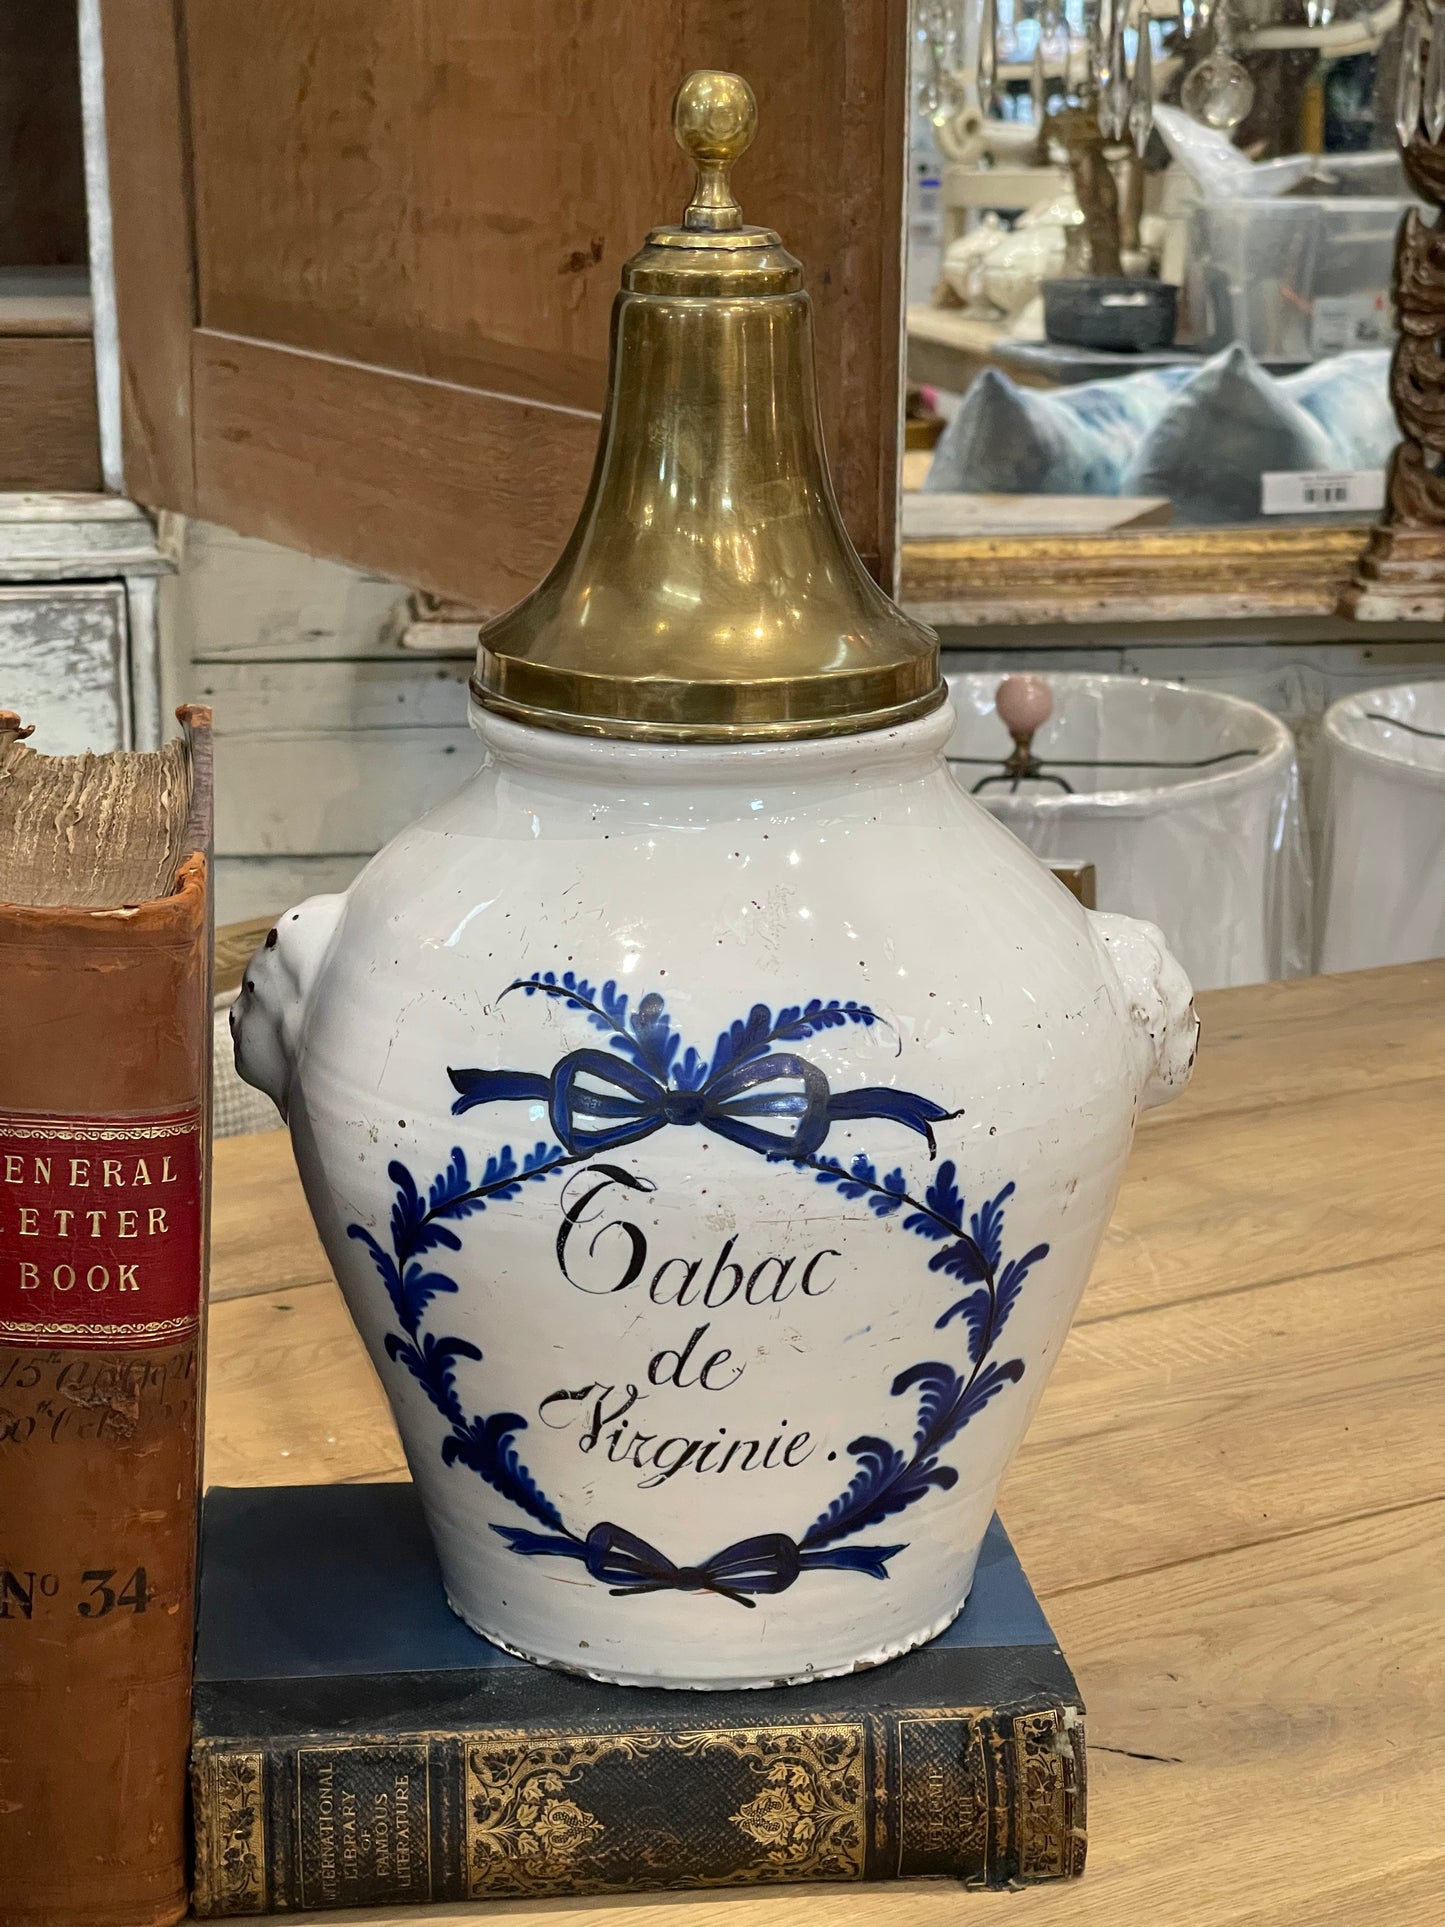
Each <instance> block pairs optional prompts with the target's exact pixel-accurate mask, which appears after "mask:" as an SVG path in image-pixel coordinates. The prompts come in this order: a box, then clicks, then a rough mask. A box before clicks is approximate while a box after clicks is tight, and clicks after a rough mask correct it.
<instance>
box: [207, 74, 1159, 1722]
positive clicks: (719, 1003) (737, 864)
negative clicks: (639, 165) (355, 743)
mask: <svg viewBox="0 0 1445 1927" xmlns="http://www.w3.org/2000/svg"><path fill="white" fill-rule="evenodd" d="M752 120H753V106H752V97H751V94H750V93H749V92H748V90H747V88H746V86H745V85H744V84H743V83H742V82H740V81H738V80H737V79H736V77H734V76H727V75H697V76H694V77H693V78H692V79H691V80H689V81H688V82H687V83H686V84H685V86H684V87H683V89H682V92H681V94H680V95H679V101H678V110H677V130H678V134H679V138H680V139H681V140H682V141H683V144H684V145H685V146H687V147H688V149H689V151H690V152H691V153H692V154H693V157H694V160H695V161H696V163H697V166H698V173H699V183H698V189H697V192H696V194H695V197H694V200H693V203H692V205H691V206H690V207H689V209H688V211H687V216H686V218H685V221H684V223H683V225H682V226H681V227H677V228H662V229H657V230H654V232H653V234H652V235H651V236H649V239H648V243H647V245H646V246H645V247H644V248H643V249H642V250H641V252H640V253H639V254H637V255H636V256H634V257H633V259H632V260H631V261H630V262H628V264H627V266H626V267H625V269H624V271H623V291H622V293H621V295H620V296H619V298H618V302H617V306H616V308H615V310H614V321H613V363H612V371H611V383H610V388H609V395H608V404H607V409H606V411H605V413H604V418H603V424H602V430H601V436H600V442H599V453H598V462H597V467H596V470H595V472H594V475H593V479H592V485H591V489H590V491H589V494H588V498H587V501H586V503H585V504H584V506H583V509H582V512H581V515H580V517H579V520H578V524H577V528H576V530H575V531H574V534H573V537H572V539H571V541H570V542H569V544H568V546H567V548H566V549H565V550H564V552H563V554H562V556H561V557H560V558H559V560H558V562H557V563H556V565H555V566H554V568H553V569H552V571H551V572H550V573H549V575H548V577H547V579H546V580H545V581H544V582H543V583H542V584H541V585H540V586H539V588H538V589H537V590H536V591H534V593H533V594H532V596H530V597H529V598H528V600H527V601H526V602H525V603H523V604H522V605H521V606H520V607H519V608H518V609H516V610H514V611H512V612H510V613H509V614H508V615H505V616H503V617H501V618H499V619H498V620H497V621H496V622H494V623H492V624H490V625H489V626H488V627H487V628H486V629H485V630H484V631H483V633H482V638H481V648H480V651H479V660H478V669H477V674H476V676H475V677H474V678H473V682H472V690H473V707H472V718H473V722H474V724H475V725H476V727H477V729H478V731H479V733H480V734H481V737H482V740H483V742H484V744H485V745H486V749H487V753H488V754H487V761H486V763H485V765H484V767H483V769H482V770H481V772H480V773H479V774H478V775H477V776H476V777H474V778H473V780H472V781H471V782H470V783H469V784H468V785H467V786H466V787H465V788H464V789H463V790H462V791H461V793H460V794H459V795H458V796H457V797H456V798H455V799H454V800H453V801H452V802H450V803H448V804H446V805H444V806H443V807H442V808H441V809H438V810H434V811H433V812H432V813H431V814H430V815H429V816H427V817H425V818H424V819H423V820H422V821H421V822H420V823H418V824H416V825H414V826H413V827H412V828H411V829H409V830H407V831H405V832H404V833H403V834H402V835H401V836H399V837H398V838H397V839H396V841H395V842H394V843H392V844H391V845H390V847H389V848H387V849H386V850H384V851H382V853H381V854H380V855H379V856H378V857H376V858H375V859H374V860H373V861H372V863H371V864H370V865H369V866H368V867H367V869H366V870H365V871H364V872H363V874H362V875H361V877H360V878H358V880H357V882H356V883H355V884H354V885H353V887H352V889H351V890H350V891H349V892H348V893H347V894H346V896H344V897H318V898H315V899H313V900H312V901H311V902H310V903H307V904H303V905H302V906H301V907H300V909H299V910H293V911H291V912H290V913H289V914H288V915H287V916H286V917H284V918H283V919H282V921H281V923H280V924H279V926H278V927H277V929H276V930H275V931H273V932H272V934H271V937H270V938H269V939H268V941H267V944H266V946H265V947H263V949H262V950H261V951H260V952H259V953H258V955H257V958H256V959H255V961H254V962H253V964H252V966H251V969H250V971H249V973H248V977H247V980H246V984H245V987H244V990H243V993H242V995H241V998H240V999H239V1001H238V1003H237V1005H236V1008H235V1012H234V1016H233V1023H234V1027H235V1030H236V1037H237V1062H238V1064H239V1066H240V1068H241V1070H242V1073H243V1074H244V1075H245V1076H246V1077H248V1078H249V1079H250V1080H251V1081H252V1082H253V1083H255V1084H258V1085H260V1086H261V1087H262V1088H263V1089H265V1090H267V1091H269V1092H270V1093H271V1095H272V1096H273V1097H274V1098H275V1099H276V1101H277V1103H278V1104H279V1105H280V1106H281V1108H282V1110H283V1111H284V1112H285V1113H286V1115H287V1116H288V1118H289V1119H290V1123H291V1129H292V1136H293V1141H294V1143H295V1147H296V1155H297V1160H298V1163H299V1165H300V1168H301V1175H302V1178H303V1181H304V1183H305V1186H306V1192H307V1196H308V1198H309V1200H310V1204H311V1208H312V1211H313V1213H314V1215H315V1218H316V1222H317V1225H318V1227H319V1229H320V1232H321V1236H322V1239H323V1241H324V1243H325V1246H326V1249H327V1253H328V1255H329V1256H330V1259H331V1262H332V1265H333V1267H334V1268H335V1271H336V1275H337V1277H338V1279H339V1280H340V1281H341V1286H342V1289H343V1291H344V1292H345V1294H346V1298H347V1302H348V1304H349V1305H350V1307H351V1311H352V1314H353V1316H354V1318H355V1320H356V1323H357V1326H358V1328H359V1329H360V1331H361V1333H362V1335H363V1337H364V1338H365V1340H366V1344H367V1346H368V1349H369V1351H370V1353H371V1356H372V1358H373V1360H374V1361H375V1364H376V1367H377V1370H378V1371H379V1372H380V1374H381V1377H382V1381H383V1383H384V1384H385V1386H386V1389H387V1393H388V1395H389V1397H390V1399H391V1401H392V1405H393V1408H394V1410H395V1412H396V1416H397V1422H398V1425H399V1427H400V1430H401V1435H402V1439H403V1443H404V1445H405V1448H406V1453H407V1458H408V1461H409V1463H410V1465H411V1469H412V1475H413V1477H414V1478H415V1480H416V1483H417V1486H418V1489H419V1491H420V1493H421V1497H422V1501H423V1504H424V1506H425V1509H426V1514H427V1517H428V1520H429V1522H430V1525H431V1529H432V1533H433V1536H434V1538H435V1540H436V1544H437V1548H438V1551H439V1553H440V1557H441V1565H442V1571H443V1574H444V1577H445V1581H446V1586H447V1590H448V1594H449V1596H450V1598H451V1601H452V1603H453V1605H454V1606H455V1607H456V1609H457V1611H458V1612H459V1613H460V1614H461V1615H462V1616H463V1618H465V1619H466V1620H467V1621H468V1622H469V1623H470V1624H471V1625H473V1626H474V1627H476V1628H477V1629H478V1630H479V1631H481V1632H483V1633H485V1634H487V1635H488V1636H489V1637H490V1638H492V1639H494V1640H496V1641H498V1642H499V1643H500V1644H502V1645H505V1646H507V1647H509V1648H511V1649H512V1650H513V1651H515V1652H518V1653H522V1654H524V1655H526V1656H528V1657H530V1658H534V1659H537V1660H540V1661H542V1662H544V1663H547V1664H551V1665H558V1666H565V1667H569V1668H572V1669H574V1670H577V1671H581V1672H584V1673H589V1674H592V1675H594V1676H596V1677H598V1678H601V1679H607V1680H616V1681H621V1682H628V1683H646V1684H653V1685H666V1686H718V1687H721V1686H762V1685H770V1684H773V1683H776V1682H779V1681H794V1680H805V1679H813V1678H819V1677H822V1676H826V1675H828V1674H831V1673H841V1672H847V1671H849V1670H851V1669H852V1668H854V1667H856V1666H863V1665H870V1664H874V1663H876V1662H878V1661H880V1660H884V1659H887V1658H889V1657H890V1656H891V1655H893V1654H897V1653H901V1652H904V1651H906V1650H907V1649H908V1648H909V1647H910V1646H914V1645H917V1644H918V1643H919V1642H920V1641H921V1640H925V1639H927V1638H929V1637H930V1636H931V1635H932V1634H934V1633H936V1632H938V1631H939V1630H940V1629H941V1628H942V1627H943V1626H945V1625H946V1624H947V1623H948V1621H949V1620H950V1619H951V1618H952V1617H953V1616H954V1614H955V1613H956V1612H957V1611H958V1610H959V1608H960V1606H961V1605H962V1604H963V1601H964V1599H965V1597H966V1596H967V1593H968V1589H969V1585H970V1582H971V1579H972V1574H973V1567H974V1562H975V1560H976V1558H977V1554H978V1548H979V1543H980V1540H981V1538H982V1536H983V1532H984V1528H985V1526H986V1525H987V1523H988V1519H989V1515H990V1512H991V1510H992V1507H993V1503H994V1495H995V1493H996V1491H997V1489H998V1484H999V1481H1000V1479H1001V1477H1002V1475H1003V1471H1004V1468H1005V1466H1006V1465H1007V1463H1008V1460H1009V1457H1010V1455H1011V1453H1012V1452H1013V1450H1014V1448H1015V1446H1016V1445H1017V1444H1018V1442H1019V1439H1020V1438H1021V1437H1022V1435H1023V1431H1024V1428H1025V1426H1026V1425H1027V1423H1028V1419H1029V1414H1030V1413H1031V1411H1032V1410H1033V1407H1034V1405H1035V1403H1036V1401H1037V1399H1038V1397H1039V1394H1040V1393H1041V1391H1042V1390H1043V1386H1044V1382H1045V1379H1046V1377H1047V1375H1048V1371H1049V1368H1050V1367H1051V1365H1052V1364H1053V1361H1054V1360H1055V1358H1056V1357H1057V1356H1058V1353H1059V1349H1060V1347H1061V1345H1062V1343H1063V1340H1064V1335H1065V1333H1066V1331H1067V1329H1068V1325H1069V1320H1070V1317H1071V1315H1072V1313H1073V1309H1074V1306H1075V1304H1076V1302H1077V1300H1078V1297H1079V1293H1080V1292H1081V1291H1082V1289H1083V1286H1084V1282H1085V1279H1086V1278H1087V1276H1088V1271H1089V1265H1090V1262H1091V1260H1092V1258H1093V1255H1094V1252H1095V1249H1096V1248H1097V1245H1098V1242H1099V1238H1100V1235H1101V1233H1102V1231H1103V1228H1104V1224H1105V1221H1106V1219H1107V1217H1108V1214H1109V1209H1110V1206H1111V1204H1112V1202H1113V1198H1114V1194H1115V1191H1116V1189H1117V1186H1118V1183H1119V1177H1120V1173H1121V1170H1122V1168H1123V1163H1124V1159H1125V1156H1126V1155H1127V1152H1128V1148H1129V1141H1130V1136H1131V1133H1132V1131H1133V1126H1134V1120H1135V1116H1136V1114H1137V1112H1138V1109H1139V1106H1140V1105H1141V1104H1146V1103H1151V1102H1154V1101H1157V1100H1158V1099H1159V1098H1161V1097H1163V1096H1166V1095H1168V1094H1169V1092H1170V1091H1172V1090H1173V1089H1175V1088H1177V1087H1178V1086H1179V1085H1180V1084H1181V1083H1182V1082H1183V1081H1184V1079H1185V1078H1186V1076H1187V1075H1188V1070H1189V1065H1190V1063H1191V1061H1192V1057H1193V1049H1194V1034H1195V1026H1194V1019H1193V1015H1192V1011H1191V1009H1190V1004H1189V988H1188V985H1187V984H1186V983H1185V981H1184V979H1183V977H1182V975H1181V973H1180V972H1179V969H1178V967H1177V965H1175V964H1174V963H1173V962H1172V961H1171V960H1170V959H1169V958H1168V956H1167V954H1166V953H1165V951H1164V949H1163V946H1162V942H1161V940H1160V939H1159V936H1158V932H1157V931H1155V930H1154V929H1153V928H1152V926H1149V925H1145V924H1131V923H1128V922H1127V921H1126V920H1124V919H1121V918H1104V917H1093V918H1091V917H1090V916H1089V915H1087V914H1086V913H1085V912H1084V911H1083V910H1082V909H1081V908H1080V906H1079V905H1078V904H1077V903H1076V902H1075V901H1074V899H1073V898H1072V897H1070V896H1069V895H1068V893H1067V892H1066V891H1065V890H1064V888H1063V887H1062V885H1060V884H1059V883H1057V882H1056V881H1055V880H1054V879H1053V878H1052V877H1051V876H1050V875H1049V873H1048V872H1047V871H1046V870H1045V869H1043V868H1042V867H1041V866H1040V865H1039V864H1038V863H1037V862H1036V861H1035V859H1034V858H1033V857H1032V856H1030V855H1029V854H1028V852H1027V851H1026V850H1025V849H1024V848H1023V846H1022V845H1021V844H1020V843H1018V842H1016V841H1015V840H1014V839H1013V837H1011V836H1010V835H1009V834H1008V832H1007V831H1005V830H1003V829H1002V828H1000V826H999V825H998V824H996V823H995V822H994V821H993V820H992V819H991V818H990V817H989V816H988V814H987V813H986V812H985V811H984V810H982V809H981V808H980V807H979V806H978V805H977V804H975V803H973V802H972V801H971V800H970V799H969V798H967V797H965V796H963V795H962V794H961V793H960V792H959V790H958V789H957V788H956V786H955V785H954V783H953V782H952V780H951V778H950V776H949V774H948V771H947V768H946V766H945V764H944V761H943V747H944V744H945V743H946V742H947V740H948V737H949V733H950V730H951V728H952V717H951V715H950V713H949V710H948V707H947V703H946V696H945V690H944V686H943V682H942V679H941V677H940V674H939V666H938V646H937V638H936V637H935V636H934V635H933V634H932V632H931V631H929V630H927V629H925V628H923V627H922V626H921V625H919V624H917V623H915V622H913V621H911V620H910V619H909V618H908V617H907V616H905V615H904V614H903V613H902V611H900V610H899V609H898V608H896V607H895V605H894V604H892V603H891V602H890V601H889V600H888V598H887V597H886V596H884V595H883V593H882V592H881V590H880V589H879V588H878V587H877V585H876V584H875V583H874V582H873V581H872V580H871V579H870V578H869V576H868V575H867V574H866V572H865V571H864V569H863V567H862V565H861V563H860V562H859V560H858V557H857V555H856V554H855V553H854V551H853V549H852V547H851V545H850V543H849V542H848V539H847V536H846V534H845V533H844V530H843V527H842V523H841V521H840V519H839V516H838V511H837V508H836V505H835V503H834V500H833V495H832V490H831V486H830V483H829V480H828V472H827V465H826V462H825V460H824V457H823V453H822V442H821V434H820V431H819V427H818V416H817V402H816V395H815V392H814V380H813V368H812V346H811V328H810V323H809V306H808V297H807V295H806V294H805V293H803V292H802V288H801V270H800V268H799V264H798V263H797V262H796V261H795V260H794V259H793V258H792V256H791V255H789V254H788V253H787V252H786V250H785V249H784V248H783V247H782V244H781V242H780V241H779V239H778V237H777V236H776V235H775V234H773V233H771V232H770V231H769V230H766V229H760V228H749V227H744V226H743V225H742V224H741V217H740V215H739V212H738V209H737V206H736V203H735V202H734V201H733V200H732V198H731V194H730V191H729V190H728V187H727V180H726V173H727V167H728V166H729V165H730V163H731V161H732V160H733V159H735V158H736V156H737V154H738V153H740V152H741V151H742V149H743V147H745V146H746V144H747V141H748V139H749V138H750V137H751V130H752Z"/></svg>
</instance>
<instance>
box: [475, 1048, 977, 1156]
mask: <svg viewBox="0 0 1445 1927" xmlns="http://www.w3.org/2000/svg"><path fill="white" fill-rule="evenodd" d="M447 1075H448V1076H449V1077H450V1079H451V1081H452V1084H453V1085H454V1087H455V1088H456V1089H457V1090H458V1091H459V1092H460V1093H461V1095H460V1096H459V1097H458V1098H457V1099H456V1100H455V1102H454V1103H453V1105H452V1111H453V1113H454V1114H457V1115H459V1114H460V1113H461V1112H463V1111H469V1110H471V1109H472V1107H473V1106H474V1105H477V1104H495V1103H500V1102H504V1101H507V1100H516V1099H528V1100H531V1101H534V1102H535V1101H536V1100H538V1099H541V1100H544V1101H545V1102H546V1104H547V1108H548V1112H549V1114H550V1116H551V1120H552V1129H553V1130H554V1131H555V1132H556V1134H557V1137H558V1140H559V1142H560V1143H561V1144H562V1145H563V1147H564V1148H565V1149H566V1150H567V1151H568V1152H569V1153H570V1154H571V1155H572V1156H573V1157H591V1156H592V1155H593V1154H594V1153H596V1152H600V1151H611V1150H615V1149H616V1148H617V1147H618V1146H619V1145H621V1144H635V1143H636V1142H637V1141H638V1139H640V1138H645V1137H650V1136H651V1135H652V1133H653V1132H654V1131H660V1130H662V1128H663V1127H664V1125H668V1124H700V1125H702V1126H703V1128H704V1129H705V1130H708V1131H715V1132H716V1133H717V1134H718V1136H719V1137H725V1138H728V1139H730V1140H731V1141H732V1142H733V1143H734V1144H741V1145H743V1146H744V1147H745V1148H746V1149H747V1150H749V1151H757V1152H760V1153H761V1154H762V1155H763V1156H764V1157H781V1158H809V1157H812V1155H813V1153H814V1152H815V1151H816V1150H817V1149H818V1147H819V1146H820V1145H821V1144H822V1142H823V1140H824V1139H825V1138H826V1137H827V1135H828V1129H829V1126H830V1125H832V1124H833V1123H835V1122H836V1121H837V1120H838V1119H840V1118H864V1117H871V1118H889V1119H891V1120H892V1121H893V1122H894V1123H895V1124H903V1125H906V1126H907V1128H908V1129H909V1130H911V1131H917V1132H918V1133H919V1135H920V1136H921V1137H925V1138H927V1140H928V1145H929V1149H930V1150H932V1149H933V1130H932V1126H933V1125H934V1124H936V1123H938V1122H939V1121H940V1120H941V1119H943V1118H946V1117H948V1116H950V1115H951V1113H950V1112H948V1111H945V1110H944V1108H943V1106H942V1105H941V1104H935V1103H934V1102H933V1100H932V1099H931V1098H927V1097H918V1096H916V1095H915V1094H914V1093H913V1092H911V1091H895V1090H890V1089H888V1088H887V1087H885V1086H876V1087H872V1088H869V1089H865V1090H861V1091H830V1090H829V1088H828V1080H827V1078H826V1077H825V1076H824V1074H823V1072H822V1071H820V1070H819V1069H818V1067H817V1065H816V1064H810V1063H809V1062H808V1060H807V1059H806V1058H805V1057H799V1056H797V1055H796V1054H795V1053H794V1052H792V1051H772V1052H769V1053H768V1054H767V1055H765V1056H761V1057H754V1058H752V1059H751V1060H750V1061H748V1062H746V1063H740V1064H738V1063H735V1064H730V1065H729V1066H727V1068H726V1069H724V1070H720V1071H717V1072H716V1073H714V1075H712V1076H711V1077H709V1078H708V1079H707V1080H706V1082H705V1083H703V1084H701V1085H700V1086H699V1087H698V1088H697V1089H696V1090H686V1089H679V1088H677V1087H676V1086H674V1085H671V1084H667V1083H663V1082H662V1081H661V1080H660V1079H658V1078H656V1077H654V1076H653V1075H652V1074H651V1073H650V1072H649V1071H646V1070H643V1069H642V1067H641V1066H640V1065H638V1064H632V1063H628V1062H627V1061H626V1060H625V1059H623V1058H620V1057H613V1056H611V1055H610V1054H609V1053H608V1052H607V1051H600V1050H574V1051H569V1052H568V1053H567V1055H566V1056H565V1057H564V1058H562V1059H561V1060H560V1061H559V1062H558V1063H557V1064H556V1066H555V1067H554V1068H553V1070H552V1072H551V1074H550V1076H544V1075H543V1074H542V1073H540V1072H535V1071H484V1070H449V1071H448V1072H447Z"/></svg>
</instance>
